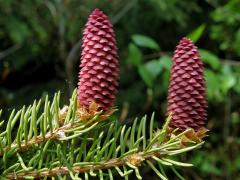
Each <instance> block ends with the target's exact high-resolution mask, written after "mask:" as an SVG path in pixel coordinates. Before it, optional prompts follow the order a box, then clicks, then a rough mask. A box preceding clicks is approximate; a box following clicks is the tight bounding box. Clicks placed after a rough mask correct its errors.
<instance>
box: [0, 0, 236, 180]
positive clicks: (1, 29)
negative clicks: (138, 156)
mask: <svg viewBox="0 0 240 180" xmlns="http://www.w3.org/2000/svg"><path fill="white" fill-rule="evenodd" d="M96 7H98V8H100V9H101V10H103V11H104V12H105V13H106V14H108V15H109V17H110V19H111V21H112V23H113V24H114V29H115V32H116V37H117V42H118V47H119V55H120V64H121V81H120V90H119V95H118V100H117V103H116V104H117V106H118V108H119V112H118V116H119V117H120V120H121V121H124V120H125V119H127V121H131V120H132V118H134V117H136V116H142V115H144V114H149V115H150V114H151V113H152V112H153V111H155V112H156V113H157V119H159V126H160V125H161V124H162V123H163V122H164V119H165V117H164V114H165V112H166V99H167V87H168V83H169V82H168V79H169V69H170V66H171V56H172V53H173V51H174V49H175V46H176V45H177V43H178V41H179V40H180V39H181V38H182V37H184V36H187V37H189V38H191V39H192V40H193V41H194V42H195V43H196V45H197V46H198V47H199V51H200V54H201V57H202V60H203V61H204V64H205V76H206V83H207V97H208V101H209V108H208V114H209V116H208V124H207V128H208V129H210V130H211V131H210V132H209V135H210V136H209V137H208V138H207V142H206V143H205V145H204V147H203V148H202V149H200V150H196V151H195V152H193V153H190V154H188V155H187V156H183V157H182V158H183V160H184V161H188V162H191V163H193V164H194V165H195V166H194V167H193V168H184V169H183V168H182V169H181V170H180V172H181V173H182V174H183V176H185V177H186V179H227V180H231V179H233V180H235V179H240V136H239V135H240V0H228V1H227V0H193V1H188V0H181V1H179V0H114V1H113V0H101V1H99V0H91V1H90V0H81V1H79V0H33V1H30V0H21V1H20V0H19V1H17V0H0V109H3V110H4V116H5V117H7V116H8V115H9V113H10V112H11V111H12V109H13V108H16V109H18V108H20V107H21V106H23V105H29V104H31V103H32V102H33V100H34V99H40V98H44V96H45V95H46V94H47V93H48V94H50V97H51V96H52V95H53V93H54V92H56V91H58V90H61V94H62V99H63V104H64V103H67V102H68V99H69V97H70V96H71V93H72V91H73V89H74V88H75V87H76V85H77V73H78V71H79V63H80V61H79V59H80V54H81V51H80V46H81V38H82V30H83V28H84V24H85V23H86V21H87V17H88V15H89V13H90V12H91V11H92V10H93V9H94V8H96ZM156 123H158V122H156ZM142 173H144V174H145V176H144V177H146V179H155V178H156V177H155V176H154V175H152V174H153V173H152V172H151V171H150V170H149V169H148V168H146V169H144V171H143V172H142ZM168 174H170V176H171V174H172V172H171V171H169V172H168ZM153 176H154V177H153ZM147 177H148V178H147Z"/></svg>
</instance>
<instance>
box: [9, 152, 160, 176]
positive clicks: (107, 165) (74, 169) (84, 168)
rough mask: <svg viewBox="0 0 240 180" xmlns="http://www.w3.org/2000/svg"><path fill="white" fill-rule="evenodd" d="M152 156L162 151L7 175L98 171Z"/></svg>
mask: <svg viewBox="0 0 240 180" xmlns="http://www.w3.org/2000/svg"><path fill="white" fill-rule="evenodd" d="M152 156H158V157H159V156H160V153H157V152H151V153H144V152H138V153H136V154H131V155H128V156H126V157H124V158H114V159H110V160H108V161H103V162H101V163H98V164H96V165H75V166H73V167H72V169H71V170H70V169H68V167H66V166H62V167H56V168H53V169H49V170H44V171H37V170H34V171H29V172H21V173H17V174H16V173H10V174H7V175H6V176H5V177H6V178H7V179H24V177H26V176H32V177H33V178H34V179H41V178H43V177H54V176H57V175H66V174H69V172H70V171H72V172H73V173H84V172H89V171H91V170H92V171H98V170H104V169H110V168H114V167H116V166H117V167H121V166H124V165H127V163H130V164H132V165H133V166H139V165H140V164H141V162H142V161H144V160H149V159H151V158H152Z"/></svg>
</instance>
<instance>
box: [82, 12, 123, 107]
mask: <svg viewBox="0 0 240 180" xmlns="http://www.w3.org/2000/svg"><path fill="white" fill-rule="evenodd" d="M82 41H83V43H82V54H81V64H80V68H81V71H80V73H79V82H78V102H79V104H80V106H82V107H84V108H86V109H88V108H89V106H90V104H91V103H93V102H94V103H97V104H98V106H99V107H100V109H101V110H104V111H107V110H109V109H110V108H111V107H112V106H113V104H114V101H115V99H116V93H117V88H118V79H119V62H118V54H117V46H116V40H115V34H114V31H113V26H112V24H111V22H110V21H109V19H108V17H107V16H106V15H105V14H104V13H103V12H102V11H100V10H99V9H95V10H94V11H93V12H92V13H91V14H90V16H89V18H88V22H87V23H86V25H85V29H84V31H83V38H82Z"/></svg>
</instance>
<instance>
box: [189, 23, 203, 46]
mask: <svg viewBox="0 0 240 180" xmlns="http://www.w3.org/2000/svg"><path fill="white" fill-rule="evenodd" d="M205 28H206V25H205V24H202V25H200V26H198V27H197V28H196V29H194V30H193V31H192V32H190V33H189V34H188V35H187V37H188V38H189V39H191V40H192V41H193V42H197V41H198V39H199V38H200V37H201V36H202V34H203V32H204V30H205Z"/></svg>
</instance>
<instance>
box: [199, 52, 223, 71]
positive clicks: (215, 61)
mask: <svg viewBox="0 0 240 180" xmlns="http://www.w3.org/2000/svg"><path fill="white" fill-rule="evenodd" d="M199 52H200V55H201V57H202V60H203V62H204V63H206V64H208V65H210V66H211V68H213V69H215V70H217V69H218V68H219V67H220V66H221V63H220V60H219V58H218V57H217V56H216V55H215V54H213V53H212V52H210V51H208V50H205V49H199Z"/></svg>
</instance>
